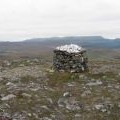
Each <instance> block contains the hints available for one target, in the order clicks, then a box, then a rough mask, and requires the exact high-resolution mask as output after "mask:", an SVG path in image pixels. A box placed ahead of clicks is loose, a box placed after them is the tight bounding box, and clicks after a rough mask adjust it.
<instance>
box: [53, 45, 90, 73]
mask: <svg viewBox="0 0 120 120" xmlns="http://www.w3.org/2000/svg"><path fill="white" fill-rule="evenodd" d="M85 53H86V50H85V49H83V48H82V47H80V46H78V45H74V44H70V45H64V46H59V47H57V48H56V49H55V50H54V57H53V67H54V70H56V71H66V72H83V71H86V70H88V66H87V62H88V59H87V57H86V56H85Z"/></svg>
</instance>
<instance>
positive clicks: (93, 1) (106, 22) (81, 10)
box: [0, 0, 120, 41]
mask: <svg viewBox="0 0 120 120" xmlns="http://www.w3.org/2000/svg"><path fill="white" fill-rule="evenodd" d="M69 35H70V36H71V35H82V36H83V35H101V36H103V37H107V38H117V37H120V0H0V40H1V41H2V40H4V41H9V40H10V41H15V40H16V41H19V40H23V39H27V38H38V37H49V36H69Z"/></svg>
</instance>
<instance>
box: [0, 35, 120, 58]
mask: <svg viewBox="0 0 120 120" xmlns="http://www.w3.org/2000/svg"><path fill="white" fill-rule="evenodd" d="M71 43H72V44H77V45H79V46H82V47H85V48H86V49H89V50H90V51H94V54H95V53H96V54H97V50H102V53H105V52H104V51H107V53H105V55H106V54H110V53H112V51H113V50H117V52H116V51H115V52H116V58H119V56H118V53H119V51H120V39H119V38H117V39H112V40H111V39H106V38H103V37H101V36H70V37H52V38H34V39H28V40H24V41H22V42H0V56H3V55H5V56H8V55H14V56H16V55H17V56H30V55H35V56H37V55H38V56H39V55H40V54H43V55H44V54H45V53H50V52H52V50H53V49H55V47H56V46H60V45H64V44H71ZM109 51H110V52H109ZM92 53H93V52H92ZM100 53H101V52H100Z"/></svg>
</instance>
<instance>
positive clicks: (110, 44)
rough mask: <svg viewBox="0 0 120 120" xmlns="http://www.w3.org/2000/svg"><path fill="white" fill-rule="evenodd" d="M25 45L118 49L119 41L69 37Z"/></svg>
mask: <svg viewBox="0 0 120 120" xmlns="http://www.w3.org/2000/svg"><path fill="white" fill-rule="evenodd" d="M24 42H26V43H29V44H30V43H32V44H35V43H37V44H39V43H41V44H43V45H50V46H51V47H52V46H53V47H54V46H57V45H63V44H70V43H73V44H78V45H80V46H83V47H90V48H91V47H92V48H98V47H100V48H120V39H119V38H117V39H105V38H103V37H101V36H76V37H74V36H71V37H53V38H37V39H30V40H25V41H24Z"/></svg>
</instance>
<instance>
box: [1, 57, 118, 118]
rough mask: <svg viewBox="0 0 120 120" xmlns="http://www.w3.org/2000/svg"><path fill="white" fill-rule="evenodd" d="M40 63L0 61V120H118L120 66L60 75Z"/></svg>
mask: <svg viewBox="0 0 120 120" xmlns="http://www.w3.org/2000/svg"><path fill="white" fill-rule="evenodd" d="M50 66H51V63H49V62H48V61H46V62H43V61H42V60H40V59H32V60H13V61H8V60H6V61H1V63H0V120H119V119H120V62H119V61H94V60H91V61H89V72H86V73H58V72H54V71H53V70H52V69H51V67H50Z"/></svg>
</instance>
